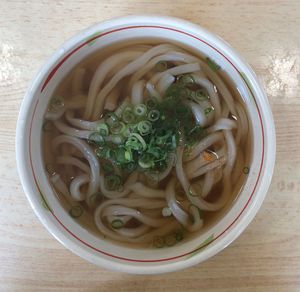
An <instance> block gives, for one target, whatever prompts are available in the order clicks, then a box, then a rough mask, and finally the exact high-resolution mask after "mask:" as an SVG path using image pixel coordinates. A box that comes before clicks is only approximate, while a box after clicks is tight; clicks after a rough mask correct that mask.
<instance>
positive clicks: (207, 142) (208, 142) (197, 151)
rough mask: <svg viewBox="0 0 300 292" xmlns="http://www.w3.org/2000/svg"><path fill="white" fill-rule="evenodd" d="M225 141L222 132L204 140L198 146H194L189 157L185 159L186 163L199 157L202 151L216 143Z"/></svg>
mask: <svg viewBox="0 0 300 292" xmlns="http://www.w3.org/2000/svg"><path fill="white" fill-rule="evenodd" d="M222 139H224V135H223V133H221V132H216V133H212V134H210V135H208V136H207V137H205V138H203V139H202V140H201V141H200V142H199V143H198V144H197V145H196V146H194V147H193V148H192V150H191V152H190V153H188V155H186V156H185V157H184V160H185V161H190V160H192V159H194V158H195V157H197V156H198V155H199V154H200V153H201V152H202V151H204V150H205V149H207V148H208V147H210V146H211V145H213V144H215V143H216V142H218V141H220V140H222Z"/></svg>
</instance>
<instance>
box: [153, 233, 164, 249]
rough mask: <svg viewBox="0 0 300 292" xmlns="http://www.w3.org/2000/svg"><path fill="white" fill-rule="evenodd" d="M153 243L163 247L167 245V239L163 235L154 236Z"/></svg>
mask: <svg viewBox="0 0 300 292" xmlns="http://www.w3.org/2000/svg"><path fill="white" fill-rule="evenodd" d="M153 245H154V246H155V247H157V248H161V247H163V246H164V245H165V240H164V239H163V238H162V237H161V236H154V237H153Z"/></svg>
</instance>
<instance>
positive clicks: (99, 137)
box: [88, 132, 105, 145]
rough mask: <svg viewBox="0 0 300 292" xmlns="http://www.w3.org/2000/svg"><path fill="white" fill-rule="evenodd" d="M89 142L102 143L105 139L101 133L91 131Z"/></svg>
mask: <svg viewBox="0 0 300 292" xmlns="http://www.w3.org/2000/svg"><path fill="white" fill-rule="evenodd" d="M88 142H89V143H93V144H97V145H104V143H105V140H104V138H103V136H102V135H100V134H99V133H98V132H94V133H92V134H91V135H90V136H89V138H88Z"/></svg>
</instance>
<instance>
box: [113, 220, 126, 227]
mask: <svg viewBox="0 0 300 292" xmlns="http://www.w3.org/2000/svg"><path fill="white" fill-rule="evenodd" d="M123 226H124V222H123V221H122V220H120V219H114V220H113V221H112V222H111V227H112V228H114V229H120V228H122V227H123Z"/></svg>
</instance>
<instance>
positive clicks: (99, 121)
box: [43, 44, 248, 247]
mask: <svg viewBox="0 0 300 292" xmlns="http://www.w3.org/2000/svg"><path fill="white" fill-rule="evenodd" d="M208 61H209V62H207V60H205V59H203V58H200V57H196V56H195V55H193V54H191V53H190V52H188V51H187V50H184V49H182V48H181V47H179V46H177V45H174V44H161V45H132V46H127V47H124V48H121V49H118V50H115V51H114V52H113V53H111V54H110V55H107V56H106V57H105V59H102V60H101V61H98V62H96V63H95V62H94V64H93V65H92V66H85V65H84V64H81V65H79V66H77V68H76V69H75V70H73V71H72V72H71V73H70V74H69V76H68V78H67V79H66V80H64V81H63V83H65V84H66V85H64V84H63V85H62V86H61V88H63V89H58V90H57V92H56V94H55V95H54V97H53V98H52V99H51V101H50V103H49V108H48V111H47V113H46V114H45V123H44V127H43V128H44V130H45V132H44V156H45V161H46V168H47V170H48V173H49V178H50V181H51V184H52V185H53V186H54V188H55V190H56V191H57V192H58V195H59V197H60V198H63V200H64V202H65V203H66V205H67V206H68V208H70V214H71V216H72V217H74V218H76V220H77V219H79V217H80V216H81V215H82V214H83V213H89V214H93V219H92V217H91V216H90V217H86V218H85V219H84V220H85V221H91V220H94V223H95V226H96V227H97V229H98V232H99V233H100V234H102V235H103V236H105V237H106V238H109V239H111V240H115V241H118V242H128V243H151V242H153V243H154V245H155V246H157V247H160V246H162V245H163V244H164V243H167V245H173V244H174V243H176V242H177V241H180V240H182V239H183V237H185V234H189V233H194V232H198V231H199V230H201V229H202V228H203V226H205V224H206V221H205V218H206V214H208V213H213V212H216V211H219V210H221V209H222V208H224V206H225V205H226V204H228V202H230V201H232V197H233V196H236V193H237V191H236V188H235V186H236V184H237V183H238V181H239V180H240V179H241V175H242V169H243V167H244V164H245V159H246V157H245V154H244V152H243V151H242V150H241V147H244V146H245V145H246V144H247V140H248V120H247V116H246V113H245V110H244V106H243V103H242V100H241V98H236V97H235V96H233V94H232V90H231V89H230V87H229V86H228V84H226V82H225V80H224V79H223V78H222V77H221V75H220V74H219V72H218V68H217V65H216V64H215V63H214V62H213V61H212V60H210V59H208ZM95 65H96V66H97V67H96V68H95ZM86 224H92V223H91V222H88V223H86Z"/></svg>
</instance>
